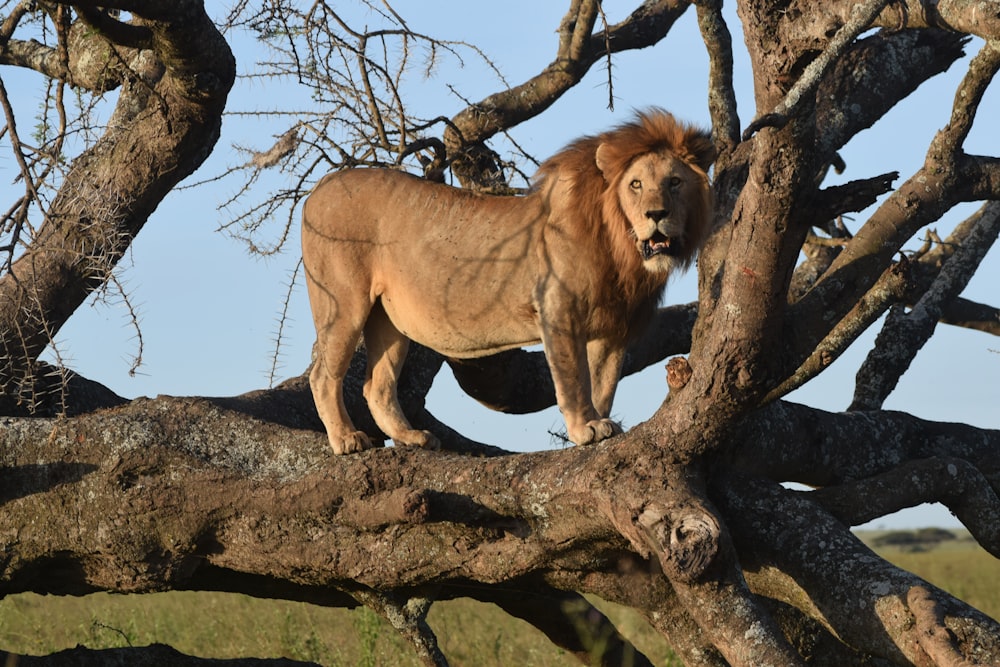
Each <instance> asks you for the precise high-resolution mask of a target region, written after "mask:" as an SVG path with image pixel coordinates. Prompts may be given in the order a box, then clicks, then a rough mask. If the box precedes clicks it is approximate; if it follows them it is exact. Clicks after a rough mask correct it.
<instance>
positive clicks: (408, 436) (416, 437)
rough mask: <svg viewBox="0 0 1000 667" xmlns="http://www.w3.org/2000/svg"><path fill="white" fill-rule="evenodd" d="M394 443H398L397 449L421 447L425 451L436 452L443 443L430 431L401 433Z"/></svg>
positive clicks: (394, 439)
mask: <svg viewBox="0 0 1000 667" xmlns="http://www.w3.org/2000/svg"><path fill="white" fill-rule="evenodd" d="M392 441H393V442H394V443H396V446H397V447H398V446H400V445H402V446H404V447H421V448H423V449H431V450H433V451H435V452H436V451H438V450H439V449H441V441H440V440H438V439H437V436H435V435H434V434H433V433H431V432H430V431H418V430H416V429H411V430H409V431H405V432H403V433H401V434H400V435H399V437H396V438H393V439H392Z"/></svg>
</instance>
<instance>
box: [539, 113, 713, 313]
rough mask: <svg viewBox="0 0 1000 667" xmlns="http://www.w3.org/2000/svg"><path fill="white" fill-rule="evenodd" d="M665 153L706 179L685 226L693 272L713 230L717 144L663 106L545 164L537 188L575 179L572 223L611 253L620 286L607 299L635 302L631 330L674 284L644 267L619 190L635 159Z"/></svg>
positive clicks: (684, 259) (686, 262)
mask: <svg viewBox="0 0 1000 667" xmlns="http://www.w3.org/2000/svg"><path fill="white" fill-rule="evenodd" d="M602 144H604V145H605V148H604V149H603V152H602V158H603V159H604V161H605V171H603V172H602V171H601V170H600V169H599V168H598V166H597V147H598V146H601V145H602ZM662 150H669V151H670V152H671V153H673V154H674V156H676V157H677V158H679V159H681V160H683V161H684V162H686V163H687V164H688V165H689V166H690V167H691V168H692V169H693V170H695V171H696V172H697V173H699V175H701V176H702V177H704V179H705V190H704V196H703V197H702V198H700V199H699V200H698V201H695V202H692V207H691V210H690V215H689V216H688V220H687V222H686V224H685V236H686V238H685V245H684V247H685V254H684V256H682V257H678V258H677V259H678V261H679V263H680V265H681V267H683V268H686V267H687V266H689V265H690V264H691V262H693V261H694V258H695V255H696V254H697V251H698V249H699V248H700V247H701V245H702V243H703V242H704V240H705V237H706V236H707V235H708V232H709V229H710V226H711V211H712V206H711V194H710V189H709V187H708V177H707V175H706V174H705V171H704V170H703V168H702V167H701V166H699V165H707V164H711V163H712V161H713V160H714V159H715V147H714V146H713V144H712V141H711V139H710V138H709V136H708V135H707V133H705V131H704V130H701V129H700V128H697V127H695V126H692V125H688V124H685V123H680V122H678V121H677V120H676V119H675V118H674V117H673V115H672V114H670V113H668V112H666V111H663V110H662V109H651V110H647V111H644V112H638V113H636V115H635V118H634V119H633V120H631V121H628V122H626V123H623V124H621V125H619V126H617V127H615V128H612V129H611V130H608V131H606V132H603V133H601V134H598V135H591V136H585V137H581V138H580V139H577V140H576V141H574V142H573V143H571V144H569V145H568V146H566V148H564V149H563V150H562V151H560V152H559V153H556V154H555V155H553V156H552V157H550V158H549V159H548V160H546V161H545V162H543V163H542V165H541V166H540V167H539V169H538V172H537V174H536V176H535V182H534V187H535V188H536V189H540V188H541V187H542V186H543V185H544V184H545V182H546V181H547V180H548V179H568V180H569V182H570V187H569V190H568V192H569V196H570V197H571V198H572V200H571V201H570V202H569V206H570V207H571V210H572V214H573V215H572V219H573V220H574V221H575V222H576V223H577V224H579V226H580V227H581V228H583V229H585V230H586V231H587V232H588V233H589V234H591V235H592V237H593V238H592V241H593V244H594V245H593V248H596V249H599V248H607V249H608V250H609V253H608V255H607V256H606V257H604V261H605V262H607V263H608V264H609V265H608V266H605V267H603V268H605V269H607V270H610V272H611V273H612V274H614V275H616V277H617V284H615V285H607V286H606V287H607V288H608V290H609V291H611V290H614V292H615V294H604V295H601V296H602V297H604V298H613V299H614V300H615V301H618V302H619V303H620V302H623V301H624V302H625V304H627V308H628V311H629V318H628V319H629V322H628V324H629V328H632V327H633V326H634V324H635V323H636V322H635V320H636V319H640V320H641V319H645V318H646V317H647V316H648V315H649V311H650V310H651V309H652V308H654V307H655V306H656V304H657V302H658V301H659V299H660V296H661V294H662V293H663V290H664V288H665V287H666V279H665V278H666V277H665V276H663V275H660V274H656V273H652V272H650V271H647V270H646V269H645V268H644V267H643V265H642V258H641V256H640V254H639V253H638V252H636V245H635V237H634V235H633V232H632V226H631V225H630V223H629V221H628V218H627V217H626V215H625V212H624V211H623V210H622V207H621V203H620V201H619V199H618V194H617V193H618V185H619V182H620V181H621V178H622V176H623V174H624V173H625V171H626V170H627V169H628V167H629V165H630V164H631V163H632V161H633V160H634V159H636V158H637V157H639V156H641V155H644V154H647V153H653V152H658V151H662ZM588 261H601V256H600V255H599V254H598V256H597V257H595V258H589V257H588ZM595 296H596V295H595ZM599 299H600V297H598V298H596V299H595V301H599ZM622 324H625V323H622Z"/></svg>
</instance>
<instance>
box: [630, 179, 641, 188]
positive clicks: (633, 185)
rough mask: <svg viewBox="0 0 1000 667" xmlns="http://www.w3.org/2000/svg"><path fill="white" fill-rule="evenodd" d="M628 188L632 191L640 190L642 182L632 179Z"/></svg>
mask: <svg viewBox="0 0 1000 667" xmlns="http://www.w3.org/2000/svg"><path fill="white" fill-rule="evenodd" d="M628 186H629V187H630V188H632V189H633V190H641V189H642V181H640V180H639V179H638V178H633V179H632V182H631V183H629V184H628Z"/></svg>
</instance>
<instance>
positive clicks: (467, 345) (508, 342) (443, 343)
mask: <svg viewBox="0 0 1000 667" xmlns="http://www.w3.org/2000/svg"><path fill="white" fill-rule="evenodd" d="M480 286H481V287H485V288H486V289H487V291H486V292H484V293H486V294H488V295H490V296H489V298H487V299H485V300H484V299H483V298H482V297H481V296H471V295H469V294H466V293H465V292H466V291H467V290H466V289H464V286H462V287H459V286H457V285H455V284H454V283H453V282H450V283H448V284H443V285H437V286H430V285H426V284H425V285H422V286H418V285H413V284H411V285H409V286H407V287H397V288H394V289H389V290H387V291H386V292H385V293H383V294H382V296H381V298H382V306H383V308H384V309H385V312H386V314H387V315H388V316H389V319H390V320H391V321H392V322H393V324H394V325H395V326H396V328H397V329H399V330H400V331H401V332H402V333H403V334H404V335H406V337H407V338H409V339H411V340H415V341H417V342H418V343H420V344H421V345H424V346H426V347H429V348H431V349H432V350H436V351H438V352H440V353H441V354H444V355H447V356H450V357H457V358H468V357H481V356H486V355H489V354H495V353H497V352H502V351H503V350H509V349H511V348H516V347H525V346H528V345H534V344H536V343H539V342H541V339H540V337H539V333H538V325H537V322H536V320H535V318H534V315H533V309H532V308H531V306H530V303H527V302H525V300H523V299H522V300H521V302H518V301H517V300H514V299H508V298H504V296H505V295H504V294H503V292H502V290H497V289H490V287H491V286H490V285H489V284H488V283H487V284H485V285H484V284H482V283H480Z"/></svg>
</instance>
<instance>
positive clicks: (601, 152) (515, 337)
mask: <svg viewBox="0 0 1000 667" xmlns="http://www.w3.org/2000/svg"><path fill="white" fill-rule="evenodd" d="M714 158H715V152H714V149H713V147H712V143H711V140H710V138H709V136H708V134H707V133H705V132H704V131H702V130H699V129H696V128H694V127H691V126H688V125H684V124H681V123H678V122H677V121H675V120H674V118H673V116H671V115H670V114H668V113H666V112H664V111H661V110H652V111H649V112H646V113H639V114H637V115H636V118H635V119H634V120H633V121H632V122H629V123H626V124H623V125H621V126H619V127H617V128H615V129H613V130H611V131H609V132H605V133H603V134H600V135H598V136H593V137H584V138H582V139H579V140H577V141H576V142H574V143H572V144H570V145H569V146H568V147H567V148H565V149H564V150H563V151H562V152H560V153H558V154H556V155H555V156H554V157H552V158H550V159H549V160H548V161H546V162H545V163H544V164H542V166H541V168H540V169H539V172H538V176H537V177H536V180H535V183H534V186H533V187H532V189H531V192H529V193H528V194H527V195H525V196H519V197H498V196H489V195H482V194H477V193H474V192H470V191H467V190H462V189H458V188H453V187H449V186H447V185H442V184H438V183H431V182H429V181H426V180H423V179H420V178H417V177H415V176H411V175H407V174H404V173H401V172H398V171H391V170H384V169H354V170H347V171H343V172H339V173H333V174H330V175H328V176H326V177H325V178H324V179H323V180H321V181H320V182H319V184H318V185H317V186H316V189H315V191H314V192H313V193H312V194H311V195H310V196H309V198H308V199H307V200H306V203H305V205H304V207H303V214H302V259H303V262H304V264H305V269H306V283H307V285H308V289H309V299H310V302H311V303H312V311H313V319H314V320H315V323H316V332H317V345H316V359H315V363H314V365H313V368H312V373H311V375H310V376H309V380H310V383H311V385H312V391H313V397H314V398H315V400H316V407H317V409H318V410H319V415H320V417H321V418H322V420H323V423H324V424H325V425H326V430H327V433H328V434H329V437H330V444H331V445H332V446H333V450H334V452H336V453H337V454H346V453H348V452H357V451H361V450H363V449H367V448H369V447H371V446H372V445H371V441H370V440H369V438H368V436H367V435H365V434H364V433H362V432H360V431H358V430H357V429H356V428H355V427H354V425H353V424H352V423H351V419H350V417H349V416H348V414H347V411H346V410H345V408H344V398H343V386H342V384H343V382H342V381H343V379H344V375H345V374H346V372H347V368H348V366H349V364H350V360H351V356H352V354H353V352H354V350H355V346H356V345H357V342H358V339H359V337H360V336H361V334H362V333H364V340H365V346H366V349H367V354H368V371H367V380H366V382H365V386H364V395H365V399H366V400H367V401H368V407H369V408H370V409H371V413H372V417H374V419H375V423H376V424H378V426H379V428H380V429H382V431H384V432H385V434H386V435H387V436H389V437H390V438H392V439H393V440H394V441H395V442H396V443H397V444H407V445H419V446H421V447H430V448H436V447H437V446H438V444H439V443H438V440H437V438H435V437H434V436H433V435H432V434H431V433H429V432H427V431H419V430H415V429H414V428H413V427H412V426H411V425H410V423H409V422H408V421H407V419H406V417H405V416H404V415H403V413H402V410H401V409H400V406H399V401H398V399H397V397H396V382H397V379H398V378H399V373H400V369H401V367H402V365H403V360H404V358H405V357H406V351H407V346H408V344H409V341H410V340H411V339H412V340H415V341H418V342H420V343H422V344H423V345H426V346H427V347H429V348H431V349H434V350H437V351H438V352H440V353H441V354H443V355H446V356H449V357H456V358H470V357H480V356H486V355H490V354H494V353H497V352H501V351H503V350H507V349H510V348H515V347H523V346H527V345H532V344H535V343H538V342H541V343H542V344H543V346H544V348H545V356H546V358H547V360H548V363H549V367H550V369H551V371H552V379H553V381H554V384H555V388H556V400H557V401H558V403H559V409H560V410H561V411H562V413H563V416H564V417H565V419H566V428H567V430H568V432H569V438H570V440H572V441H573V442H575V443H577V444H580V445H584V444H588V443H592V442H597V441H599V440H603V439H604V438H607V437H609V436H611V435H612V434H614V433H618V432H620V428H619V427H618V425H617V424H615V423H614V422H613V421H611V420H610V419H608V415H609V412H610V410H611V401H612V399H613V397H614V393H615V388H616V386H617V384H618V378H619V373H620V370H621V362H622V357H623V355H624V352H625V345H626V343H627V341H628V339H629V336H630V334H632V333H634V332H635V329H636V327H637V326H638V325H639V324H641V323H642V322H643V321H644V320H646V319H647V318H648V316H649V314H650V313H651V312H652V310H653V308H655V307H656V305H657V302H658V300H659V298H660V295H661V294H662V292H663V289H664V287H665V285H666V282H667V278H668V276H669V274H670V272H671V271H672V270H673V269H674V268H675V267H680V268H686V267H687V266H688V265H690V264H691V262H692V260H693V258H694V256H695V253H696V252H697V251H698V248H699V247H700V246H701V244H702V242H703V241H704V239H705V236H706V234H707V232H708V229H709V218H710V208H711V204H710V191H709V184H708V177H707V175H706V172H707V170H708V169H709V166H710V165H711V164H712V161H713V160H714Z"/></svg>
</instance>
